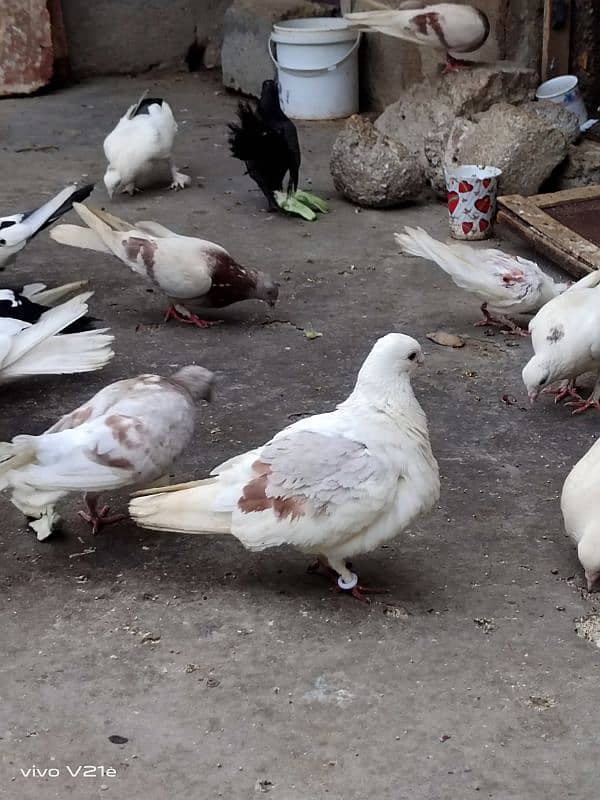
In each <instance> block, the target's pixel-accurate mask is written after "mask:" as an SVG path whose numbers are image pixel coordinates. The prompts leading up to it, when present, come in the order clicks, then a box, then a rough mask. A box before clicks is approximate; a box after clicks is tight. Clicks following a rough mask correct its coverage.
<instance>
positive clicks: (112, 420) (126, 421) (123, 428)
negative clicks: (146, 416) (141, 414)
mask: <svg viewBox="0 0 600 800" xmlns="http://www.w3.org/2000/svg"><path fill="white" fill-rule="evenodd" d="M105 424H106V426H107V427H108V428H110V430H111V431H112V434H113V436H114V437H115V439H116V440H117V441H118V442H119V444H122V445H123V446H124V447H135V446H136V445H137V444H138V440H137V439H136V438H134V437H133V436H132V434H133V433H134V432H135V433H136V434H138V436H139V435H140V434H141V433H142V432H143V430H144V426H143V425H142V423H141V422H140V421H139V420H137V419H134V418H133V417H125V416H123V415H122V414H111V415H110V417H107V418H106V420H105Z"/></svg>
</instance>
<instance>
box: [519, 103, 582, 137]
mask: <svg viewBox="0 0 600 800" xmlns="http://www.w3.org/2000/svg"><path fill="white" fill-rule="evenodd" d="M521 108H522V109H523V111H527V113H528V114H534V115H535V116H536V117H539V118H540V119H543V120H544V121H545V122H548V123H549V124H550V125H552V127H553V128H558V130H560V131H562V133H563V134H564V136H565V138H566V139H567V141H568V142H569V144H573V142H576V141H577V140H578V139H579V137H580V136H581V131H580V129H579V119H578V117H577V115H576V114H572V113H571V112H570V111H567V109H566V108H565V107H564V106H561V105H560V104H559V103H551V102H550V100H533V101H530V102H527V103H523V104H522V105H521Z"/></svg>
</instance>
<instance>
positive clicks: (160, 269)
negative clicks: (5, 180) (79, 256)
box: [50, 204, 279, 328]
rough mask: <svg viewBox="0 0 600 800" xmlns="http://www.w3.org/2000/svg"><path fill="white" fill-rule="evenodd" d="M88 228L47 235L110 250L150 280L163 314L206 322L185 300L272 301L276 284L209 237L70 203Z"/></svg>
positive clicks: (209, 304) (208, 304)
mask: <svg viewBox="0 0 600 800" xmlns="http://www.w3.org/2000/svg"><path fill="white" fill-rule="evenodd" d="M74 208H75V211H76V212H77V214H78V215H79V216H80V217H81V219H82V220H83V221H84V222H85V223H86V224H87V225H89V228H81V227H79V226H77V225H57V226H56V227H55V228H53V229H52V231H51V232H50V235H51V237H52V238H53V239H54V240H55V241H57V242H60V243H61V244H66V245H70V246H71V247H82V248H85V249H88V250H98V251H100V252H102V253H110V254H111V255H113V256H115V257H116V258H118V259H119V260H120V261H122V262H123V263H124V264H126V265H127V266H128V267H129V268H130V269H131V270H132V271H133V272H135V273H136V274H137V275H140V276H141V277H142V278H144V279H145V280H146V281H148V282H149V283H150V284H152V285H153V286H155V287H157V288H158V289H160V290H161V291H163V292H164V293H165V294H166V295H167V297H168V298H169V301H170V305H169V306H168V308H167V310H166V313H165V320H169V319H177V320H179V321H180V322H185V323H189V324H193V325H196V326H197V327H199V328H206V327H208V326H209V325H210V324H213V323H211V322H208V321H206V320H203V319H200V317H198V316H197V315H196V314H194V313H193V312H191V311H190V310H189V309H188V308H187V306H188V305H189V304H190V303H194V304H196V305H200V306H204V307H205V308H222V307H223V306H227V305H230V304H231V303H236V302H238V301H240V300H248V299H251V298H255V299H257V300H264V302H266V303H268V304H269V305H271V306H273V305H275V302H276V300H277V296H278V292H279V289H278V285H277V284H276V283H274V282H273V281H272V280H271V279H270V278H269V277H268V276H267V275H265V274H264V273H262V272H259V271H258V270H253V269H250V268H247V267H243V266H241V265H240V264H238V263H237V262H236V261H234V260H233V258H232V257H231V256H230V255H229V253H228V252H227V251H226V250H224V249H223V248H222V247H220V246H219V245H218V244H214V243H213V242H208V241H205V240H204V239H196V238H195V237H193V236H180V235H179V234H177V233H174V232H173V231H170V230H169V229H168V228H165V227H164V226H163V225H159V224H158V223H157V222H138V223H137V224H136V225H131V224H130V223H129V222H125V221H124V220H122V219H119V218H118V217H114V216H112V214H108V213H107V212H105V211H100V210H99V209H97V208H92V207H89V206H82V205H77V204H76V205H75V206H74Z"/></svg>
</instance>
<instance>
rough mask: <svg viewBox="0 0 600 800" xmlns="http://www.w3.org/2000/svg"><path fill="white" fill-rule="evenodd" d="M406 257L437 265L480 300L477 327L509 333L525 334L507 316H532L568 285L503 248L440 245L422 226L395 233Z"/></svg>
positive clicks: (456, 244)
mask: <svg viewBox="0 0 600 800" xmlns="http://www.w3.org/2000/svg"><path fill="white" fill-rule="evenodd" d="M394 236H395V239H396V242H397V243H398V244H399V245H400V247H401V248H402V251H403V252H404V253H406V254H407V255H412V256H418V257H419V258H426V259H428V260H429V261H433V262H434V263H436V264H437V265H438V266H439V267H441V269H443V270H444V272H445V273H447V274H448V275H449V276H450V277H451V278H452V280H453V281H454V283H455V284H456V285H457V286H458V287H459V288H461V289H465V290H466V291H467V292H471V294H474V295H475V296H476V297H478V298H479V299H480V300H482V301H483V305H482V306H481V310H482V312H483V315H484V319H482V320H481V322H476V323H475V324H476V325H497V326H500V327H501V328H504V329H506V330H508V331H509V332H511V333H517V334H522V335H526V331H524V330H523V329H522V328H521V327H520V326H519V325H517V324H516V323H515V322H513V320H511V319H509V318H508V317H507V316H506V315H507V314H534V313H535V312H536V311H539V309H540V308H541V307H542V306H543V305H544V304H545V303H547V302H548V301H549V300H552V298H554V297H557V296H558V295H559V294H561V293H562V292H564V291H565V290H566V289H568V287H569V286H570V285H571V284H570V283H557V282H556V281H554V280H552V278H551V277H550V276H549V275H546V273H545V272H542V270H541V269H540V268H539V267H538V265H537V264H536V263H535V262H533V261H528V260H527V259H526V258H521V257H520V256H511V255H508V254H507V253H503V252H502V250H493V249H490V248H486V249H483V250H482V249H478V248H476V247H471V246H469V245H466V244H459V243H453V244H444V243H443V242H439V241H437V239H434V238H433V237H432V236H430V235H429V234H428V233H427V232H426V231H424V230H423V228H409V227H406V228H405V229H404V233H396V234H394Z"/></svg>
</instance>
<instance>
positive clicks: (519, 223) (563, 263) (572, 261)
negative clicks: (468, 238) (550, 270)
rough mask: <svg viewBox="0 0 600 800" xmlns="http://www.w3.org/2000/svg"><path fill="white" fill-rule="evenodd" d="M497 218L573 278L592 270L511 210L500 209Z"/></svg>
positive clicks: (581, 276) (580, 276)
mask: <svg viewBox="0 0 600 800" xmlns="http://www.w3.org/2000/svg"><path fill="white" fill-rule="evenodd" d="M497 220H498V222H499V223H500V224H502V223H504V224H506V225H508V226H509V227H510V228H512V229H513V230H514V231H515V232H516V233H518V234H519V235H520V236H522V238H523V239H525V240H526V241H527V243H528V244H530V245H531V246H532V247H533V249H534V250H535V251H536V252H538V253H541V254H542V255H543V256H546V257H547V258H549V259H550V261H553V262H554V263H555V264H557V265H558V266H559V267H561V269H563V270H564V271H565V272H567V273H568V274H569V275H571V276H573V277H574V278H583V276H584V275H588V274H589V273H590V272H593V271H594V270H593V267H590V266H589V265H587V264H585V263H584V262H583V261H581V260H580V259H579V258H575V257H574V256H572V255H570V254H569V253H567V252H565V251H564V250H563V249H562V248H561V247H560V246H559V245H557V244H556V242H553V241H552V240H551V239H548V238H547V237H546V236H545V235H544V234H542V233H540V232H539V231H537V230H536V229H535V228H532V227H531V225H528V224H527V223H526V222H524V221H523V220H522V219H520V218H519V217H518V216H517V215H516V214H513V213H512V212H511V211H508V210H506V211H504V210H500V211H499V212H498V217H497Z"/></svg>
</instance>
